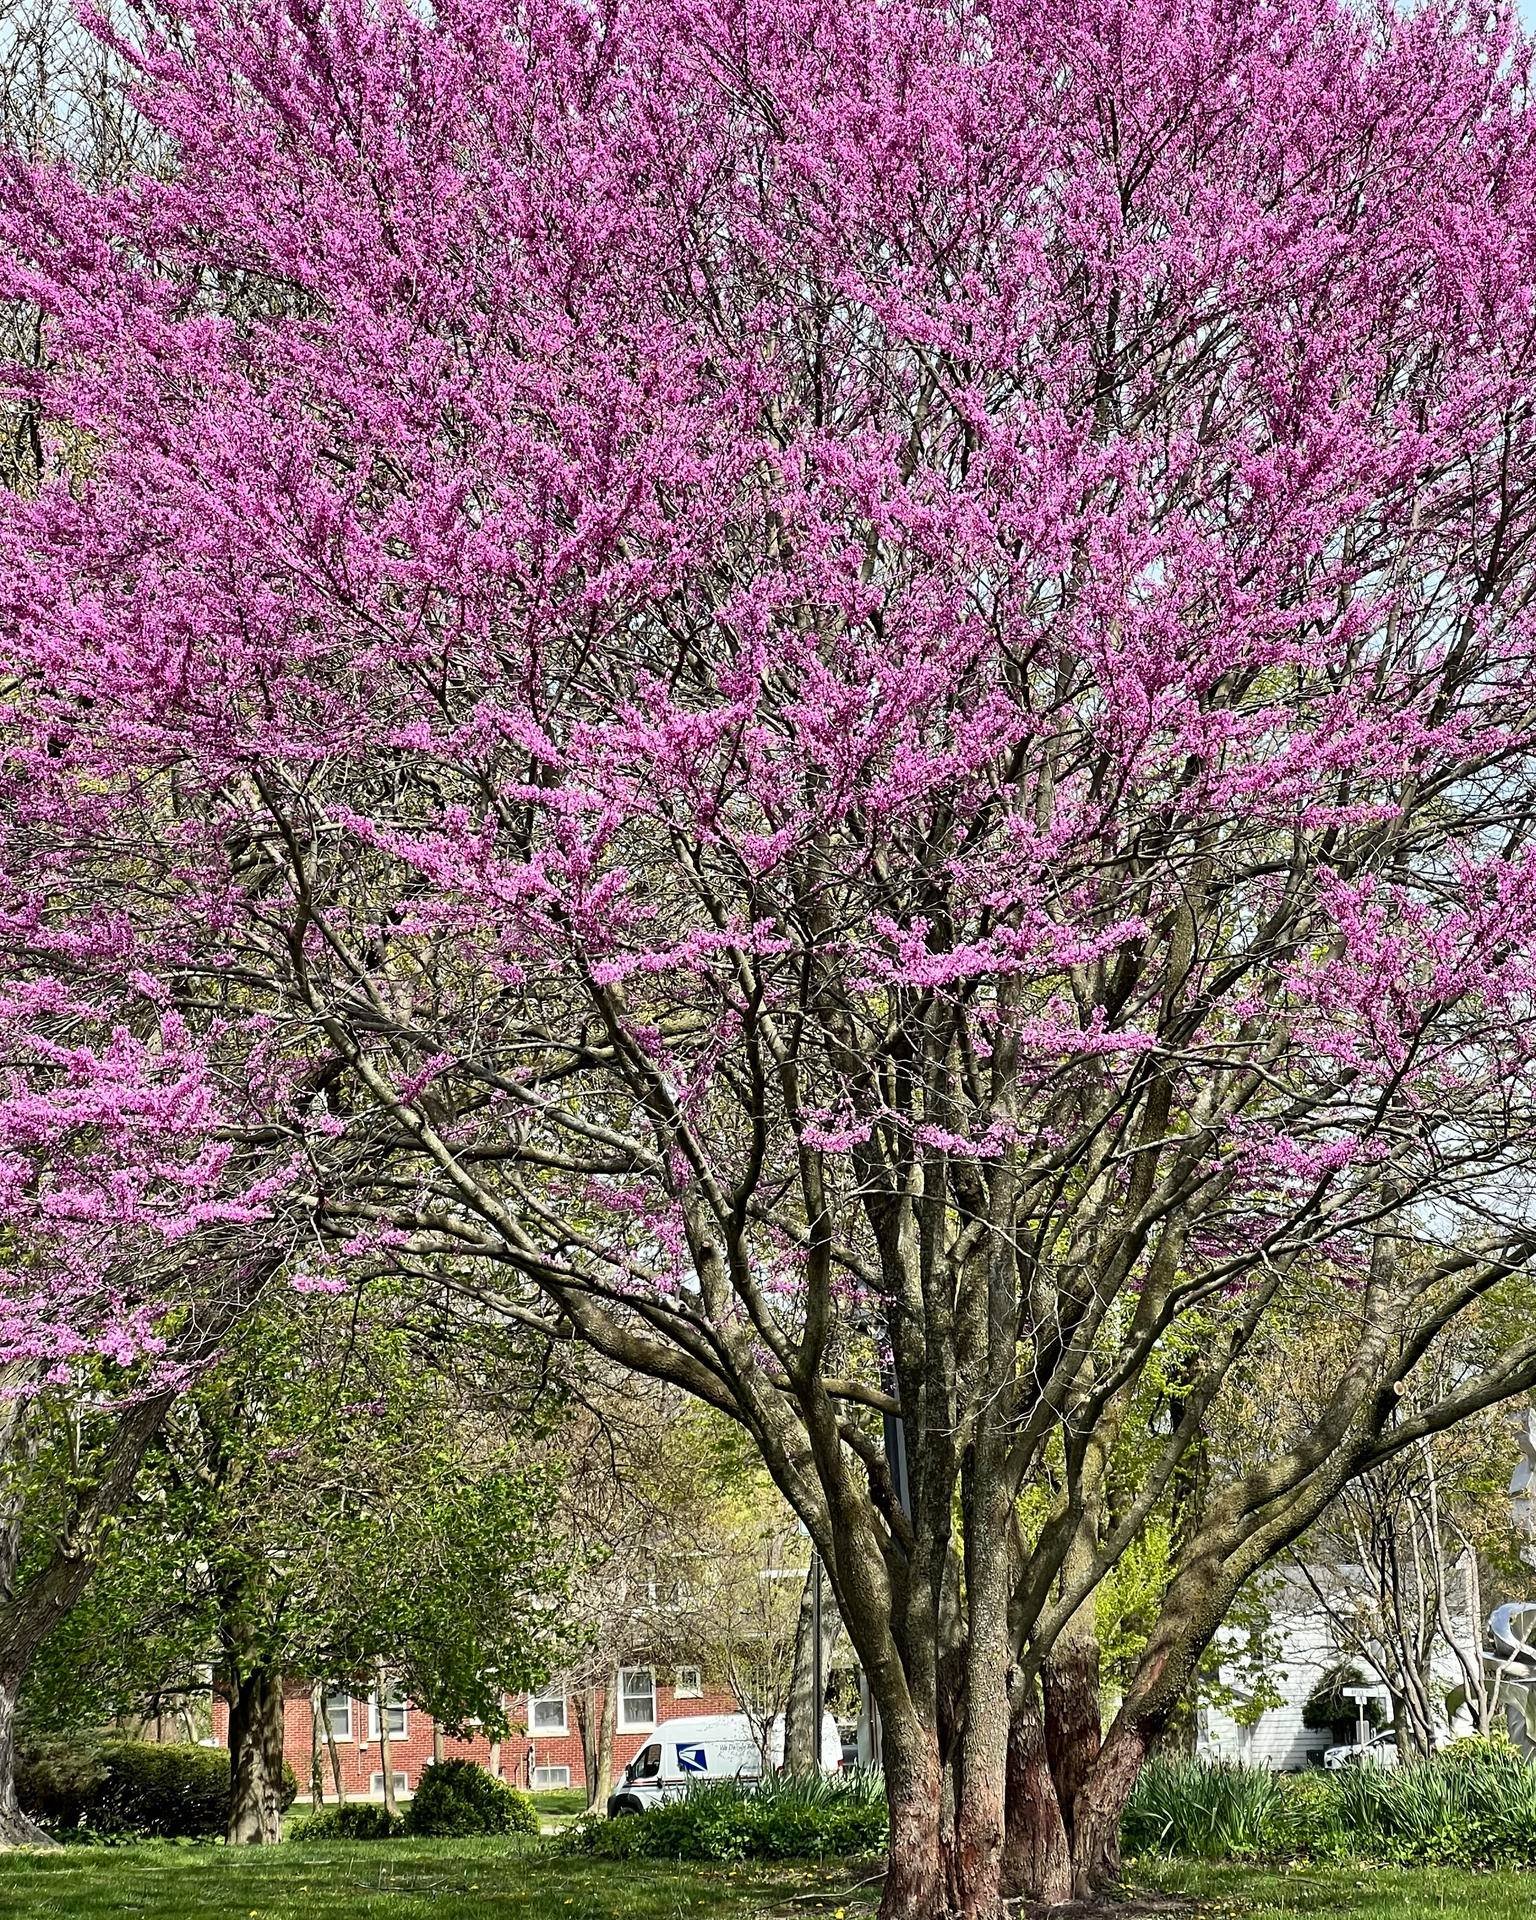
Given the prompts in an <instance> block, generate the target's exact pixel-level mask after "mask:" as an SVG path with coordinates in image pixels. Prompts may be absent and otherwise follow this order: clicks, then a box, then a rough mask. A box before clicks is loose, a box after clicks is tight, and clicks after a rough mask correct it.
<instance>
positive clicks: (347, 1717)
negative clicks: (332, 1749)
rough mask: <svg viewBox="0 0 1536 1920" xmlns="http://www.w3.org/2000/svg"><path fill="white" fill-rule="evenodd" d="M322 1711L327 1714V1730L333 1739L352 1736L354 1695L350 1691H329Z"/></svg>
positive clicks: (343, 1738) (322, 1704) (345, 1738)
mask: <svg viewBox="0 0 1536 1920" xmlns="http://www.w3.org/2000/svg"><path fill="white" fill-rule="evenodd" d="M321 1712H322V1713H323V1714H324V1715H325V1730H326V1732H327V1733H328V1734H329V1735H330V1736H331V1738H332V1739H333V1740H350V1739H351V1738H352V1696H351V1694H350V1693H328V1694H327V1695H326V1696H325V1699H324V1700H323V1701H322V1703H321Z"/></svg>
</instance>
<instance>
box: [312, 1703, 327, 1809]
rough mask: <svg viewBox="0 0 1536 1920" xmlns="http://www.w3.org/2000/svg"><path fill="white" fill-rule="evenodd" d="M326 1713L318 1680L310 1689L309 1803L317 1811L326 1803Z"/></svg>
mask: <svg viewBox="0 0 1536 1920" xmlns="http://www.w3.org/2000/svg"><path fill="white" fill-rule="evenodd" d="M324 1714H325V1695H324V1690H323V1688H322V1687H321V1685H320V1682H319V1681H318V1680H317V1681H316V1682H315V1684H314V1685H313V1686H312V1687H311V1688H310V1690H309V1804H310V1806H311V1807H313V1808H314V1810H315V1812H316V1813H318V1812H319V1811H320V1809H321V1808H322V1807H323V1806H324V1805H325V1762H324V1759H323V1757H322V1754H323V1748H322V1746H321V1740H322V1735H321V1732H320V1722H321V1720H322V1718H323V1717H324Z"/></svg>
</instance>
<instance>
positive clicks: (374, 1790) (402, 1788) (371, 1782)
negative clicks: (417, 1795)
mask: <svg viewBox="0 0 1536 1920" xmlns="http://www.w3.org/2000/svg"><path fill="white" fill-rule="evenodd" d="M391 1771H392V1772H394V1773H395V1792H396V1793H409V1792H410V1790H411V1783H410V1781H409V1780H407V1779H406V1777H405V1775H404V1774H403V1773H400V1772H398V1771H395V1770H394V1769H391ZM368 1791H369V1793H370V1794H372V1796H373V1797H374V1799H376V1800H382V1799H383V1798H384V1776H383V1774H382V1773H370V1774H369V1776H368Z"/></svg>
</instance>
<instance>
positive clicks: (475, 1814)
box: [405, 1760, 539, 1839]
mask: <svg viewBox="0 0 1536 1920" xmlns="http://www.w3.org/2000/svg"><path fill="white" fill-rule="evenodd" d="M405 1830H406V1832H407V1833H410V1834H414V1835H416V1836H418V1837H419V1838H423V1839H425V1838H429V1837H430V1838H433V1839H448V1838H453V1839H459V1838H464V1837H467V1836H469V1835H471V1834H479V1833H532V1834H536V1833H537V1832H538V1830H539V1816H538V1814H537V1812H536V1811H535V1809H534V1804H533V1801H532V1800H531V1799H530V1798H529V1796H528V1795H527V1794H526V1793H517V1792H515V1791H514V1790H513V1789H512V1788H511V1787H509V1786H508V1785H507V1784H506V1782H505V1781H502V1780H497V1779H495V1778H494V1777H493V1776H492V1775H491V1774H489V1773H487V1772H486V1770H485V1768H484V1767H478V1766H476V1765H475V1763H474V1761H473V1760H442V1761H434V1762H433V1764H432V1765H431V1766H429V1767H426V1768H424V1769H423V1770H422V1775H421V1780H420V1782H419V1783H418V1785H417V1788H416V1796H415V1798H414V1799H413V1800H412V1801H411V1804H410V1808H409V1810H408V1812H407V1813H406V1816H405Z"/></svg>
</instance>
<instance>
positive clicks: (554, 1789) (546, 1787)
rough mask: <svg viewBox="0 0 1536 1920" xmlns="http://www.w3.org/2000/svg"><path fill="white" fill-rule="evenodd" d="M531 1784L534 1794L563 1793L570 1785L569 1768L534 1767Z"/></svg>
mask: <svg viewBox="0 0 1536 1920" xmlns="http://www.w3.org/2000/svg"><path fill="white" fill-rule="evenodd" d="M557 1774H558V1775H559V1778H558V1779H557V1778H555V1776H556V1775H557ZM532 1784H533V1791H534V1792H535V1793H561V1792H564V1791H565V1790H566V1789H568V1788H569V1786H570V1784H571V1770H570V1768H569V1767H535V1768H534V1769H533V1775H532Z"/></svg>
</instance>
